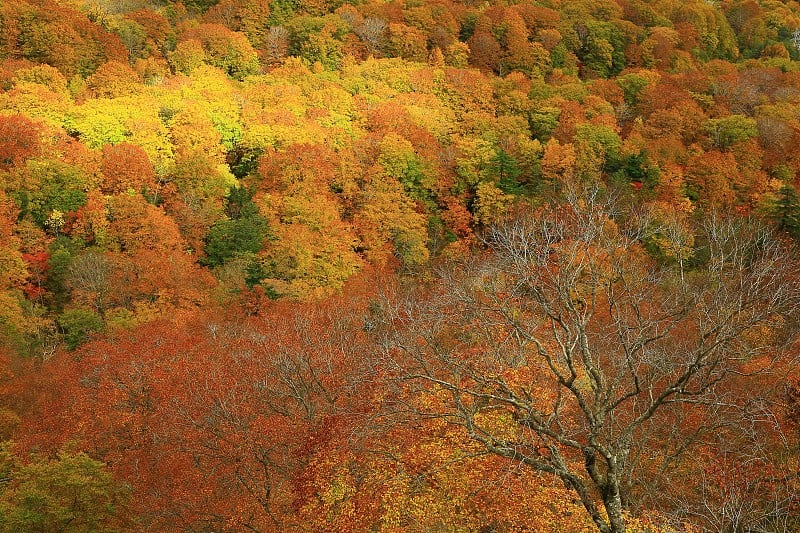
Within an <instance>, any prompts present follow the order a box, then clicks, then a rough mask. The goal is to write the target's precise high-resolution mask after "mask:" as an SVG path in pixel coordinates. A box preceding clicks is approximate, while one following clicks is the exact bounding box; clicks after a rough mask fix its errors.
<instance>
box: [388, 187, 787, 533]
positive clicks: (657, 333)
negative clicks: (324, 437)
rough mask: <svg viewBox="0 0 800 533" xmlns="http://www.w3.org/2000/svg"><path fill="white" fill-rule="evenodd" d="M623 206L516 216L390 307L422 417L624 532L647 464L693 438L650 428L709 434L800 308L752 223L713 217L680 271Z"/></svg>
mask: <svg viewBox="0 0 800 533" xmlns="http://www.w3.org/2000/svg"><path fill="white" fill-rule="evenodd" d="M614 212H617V213H618V212H619V211H618V209H617V208H615V207H614V206H613V205H611V204H610V203H606V202H605V201H601V200H600V199H599V197H598V196H597V195H595V194H589V195H586V196H583V197H581V198H580V199H575V201H574V202H572V203H571V204H570V205H566V206H553V207H546V208H542V209H540V210H538V211H535V212H533V213H527V214H524V215H521V216H519V217H518V218H516V219H514V220H513V221H511V222H510V223H508V224H507V225H503V226H500V227H496V228H495V229H493V230H490V231H489V232H488V233H487V236H486V240H487V242H488V245H489V248H490V253H489V254H488V255H486V256H484V257H481V258H479V259H475V260H472V261H470V262H465V263H464V264H461V265H459V266H458V267H456V268H454V269H453V270H452V271H449V272H448V273H446V274H445V275H444V276H443V277H442V279H441V280H440V283H439V284H438V286H436V287H435V288H434V289H433V293H432V294H431V295H430V296H429V297H427V298H424V299H417V300H414V299H411V300H410V301H411V303H409V304H408V305H397V306H395V307H393V308H387V310H388V309H394V310H393V311H387V315H386V320H387V323H388V324H389V325H390V326H391V327H390V328H389V332H390V335H389V336H388V337H387V339H386V346H387V351H386V354H385V355H386V365H387V366H386V371H387V372H391V373H393V374H394V375H395V376H396V377H397V378H398V381H397V383H398V384H399V386H400V387H401V389H402V390H403V391H404V392H403V394H407V391H408V390H409V388H410V389H411V390H417V391H419V393H423V391H424V392H431V391H433V392H435V393H436V394H435V395H434V397H435V398H436V399H435V400H432V401H430V402H429V403H427V404H425V405H422V406H420V405H414V406H413V409H414V410H415V411H416V412H417V414H418V415H420V416H422V417H441V418H443V419H445V420H447V421H449V422H450V423H452V424H457V425H460V426H461V427H462V428H463V430H464V431H465V432H466V434H468V435H469V436H470V437H471V439H473V440H474V441H477V442H479V443H481V444H482V445H483V446H484V447H485V449H486V451H487V452H489V453H492V454H495V455H498V456H501V457H505V458H507V459H508V460H510V461H512V462H513V463H514V464H522V465H526V466H528V467H530V468H533V469H535V470H538V471H541V472H545V473H549V474H552V475H554V476H557V477H558V478H560V479H561V481H563V483H564V484H565V485H566V486H567V487H569V488H571V489H572V490H574V491H575V493H576V494H577V495H578V497H579V498H580V500H581V502H582V504H583V506H584V508H585V509H586V511H587V513H588V514H589V516H590V517H591V519H592V520H593V521H594V523H595V525H596V527H597V528H598V529H599V530H600V531H602V532H604V533H606V532H609V533H610V532H613V533H621V532H624V531H626V518H625V516H626V515H625V507H626V505H631V504H632V503H633V502H634V500H635V490H634V489H633V487H635V486H636V484H637V483H640V482H646V480H643V479H642V478H640V477H639V476H640V475H645V476H646V475H647V474H640V472H648V471H649V469H648V468H643V466H642V465H643V464H645V465H646V464H648V463H649V462H652V461H664V464H667V465H668V464H670V461H669V454H670V453H679V452H680V451H681V450H685V449H686V448H688V447H690V443H691V442H692V438H693V435H681V434H680V433H681V431H680V430H679V431H678V432H677V433H678V435H673V436H672V440H671V441H670V442H667V443H665V442H661V441H660V440H659V439H658V438H656V437H654V436H653V435H654V434H653V432H652V431H650V428H652V427H653V426H656V427H657V426H658V425H659V424H661V425H664V424H667V425H670V424H672V423H673V421H674V420H676V419H683V418H682V417H679V416H678V415H679V414H681V413H683V416H685V415H686V413H690V414H691V416H692V417H693V418H694V419H695V420H700V421H701V422H700V426H701V427H714V425H715V424H714V419H713V418H714V414H715V412H716V410H715V409H714V408H713V406H714V405H716V403H715V402H717V401H718V400H717V396H716V394H717V393H718V392H719V390H720V386H721V384H723V383H725V382H726V380H728V379H730V378H731V377H732V376H736V375H739V374H741V373H743V372H746V370H745V368H746V367H747V365H748V364H749V363H750V362H752V361H753V360H754V358H756V357H760V356H764V354H770V355H769V356H768V357H769V358H771V360H772V358H775V359H777V358H780V357H781V355H782V354H783V353H784V352H783V351H782V350H783V348H785V347H786V343H787V341H789V342H790V341H792V340H793V339H794V336H795V335H796V329H797V325H796V324H794V322H796V321H792V320H791V314H792V313H793V312H794V310H795V309H796V306H797V305H798V303H800V302H799V301H798V298H799V297H800V280H798V279H797V276H796V272H797V269H798V267H800V265H799V264H798V261H797V259H796V258H794V257H792V256H791V255H790V254H788V253H787V252H786V251H785V250H784V249H783V247H782V245H781V243H780V240H778V239H775V238H774V237H773V236H772V235H771V234H770V233H769V232H768V231H767V230H765V229H763V228H761V227H759V226H757V225H755V224H753V223H750V222H747V221H743V220H724V219H721V218H719V217H713V216H709V217H708V219H707V221H706V223H705V224H704V225H703V226H702V227H699V228H695V232H696V233H697V239H698V242H702V243H704V244H703V245H702V246H698V247H697V249H696V254H697V256H698V258H697V260H696V261H695V265H696V266H695V267H694V268H693V269H692V270H691V271H690V272H688V273H686V274H685V275H684V276H683V278H682V277H681V273H680V272H679V271H678V269H677V268H676V267H675V266H674V264H671V263H670V264H659V263H658V262H657V261H655V260H654V259H652V258H650V257H649V256H648V255H647V254H646V253H645V251H644V250H643V248H642V246H641V245H640V244H639V241H640V239H641V238H642V237H643V236H644V235H645V233H646V231H651V229H650V230H645V229H643V226H642V225H641V224H638V223H637V224H632V223H630V222H623V219H624V220H628V221H631V220H638V219H640V218H641V217H635V216H633V213H625V214H624V216H622V217H618V218H617V219H615V218H613V217H612V213H614ZM618 221H619V223H618ZM644 227H647V226H646V225H645V226H644ZM762 329H763V330H765V331H769V332H770V334H768V335H754V334H753V333H754V332H755V331H756V330H762ZM406 405H407V404H406ZM679 427H680V426H679ZM686 431H687V432H688V431H689V429H688V426H687V429H686ZM675 439H678V440H677V442H678V444H676V440H675ZM681 439H683V440H681ZM642 450H649V452H648V453H649V455H647V454H640V453H639V452H640V451H642ZM676 450H677V451H676ZM684 477H685V481H682V482H684V483H692V481H691V479H693V478H692V476H691V475H690V474H688V475H687V474H686V473H684ZM698 479H699V476H698Z"/></svg>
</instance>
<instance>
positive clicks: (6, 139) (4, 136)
mask: <svg viewBox="0 0 800 533" xmlns="http://www.w3.org/2000/svg"><path fill="white" fill-rule="evenodd" d="M39 134H40V127H39V125H38V124H36V123H35V122H33V121H32V120H30V119H29V118H27V117H25V116H22V115H11V116H0V170H8V169H10V168H11V167H14V166H17V165H19V164H20V163H22V161H24V160H25V159H27V158H29V157H32V156H35V155H38V154H39V153H40V152H41V142H40V140H39Z"/></svg>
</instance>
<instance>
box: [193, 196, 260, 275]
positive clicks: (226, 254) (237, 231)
mask: <svg viewBox="0 0 800 533" xmlns="http://www.w3.org/2000/svg"><path fill="white" fill-rule="evenodd" d="M225 214H226V215H227V218H226V219H223V220H220V221H219V222H216V223H215V224H214V225H213V226H211V229H210V230H209V232H208V237H207V238H206V257H205V258H204V259H202V260H201V261H200V262H201V263H202V264H204V265H206V266H210V267H216V266H220V265H223V264H225V262H226V261H227V260H229V259H230V258H232V257H234V256H235V255H236V254H239V253H247V252H249V253H253V254H256V253H258V252H260V251H261V249H262V248H263V246H264V240H265V239H266V238H267V237H268V236H269V225H268V224H267V219H266V218H264V217H263V216H261V215H260V214H259V213H258V208H257V207H256V205H255V204H254V203H253V200H252V193H251V192H250V191H248V190H247V189H246V188H244V187H235V188H233V189H231V191H230V193H228V199H227V200H226V203H225Z"/></svg>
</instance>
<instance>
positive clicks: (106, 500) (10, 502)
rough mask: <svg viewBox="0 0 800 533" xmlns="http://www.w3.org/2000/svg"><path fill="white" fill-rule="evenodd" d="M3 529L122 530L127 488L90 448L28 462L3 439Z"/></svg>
mask: <svg viewBox="0 0 800 533" xmlns="http://www.w3.org/2000/svg"><path fill="white" fill-rule="evenodd" d="M0 475H2V478H3V483H2V484H0V531H4V532H13V531H60V532H64V533H67V532H95V531H97V532H100V531H104V532H106V531H122V530H124V529H126V525H128V520H127V516H126V515H127V509H126V505H127V501H128V499H129V495H128V489H127V487H125V486H124V485H122V484H120V483H119V482H117V481H115V480H114V478H113V477H112V476H111V474H110V473H109V472H108V470H107V469H106V466H105V465H104V464H103V463H101V462H99V461H95V460H94V459H92V458H90V457H89V456H87V455H86V454H85V453H68V452H65V451H62V452H61V453H59V454H58V457H57V458H55V459H39V460H35V461H33V462H31V463H29V464H23V462H22V461H21V460H20V458H19V457H17V456H16V455H15V454H14V452H13V448H12V445H11V444H10V443H8V442H5V443H2V444H0Z"/></svg>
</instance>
